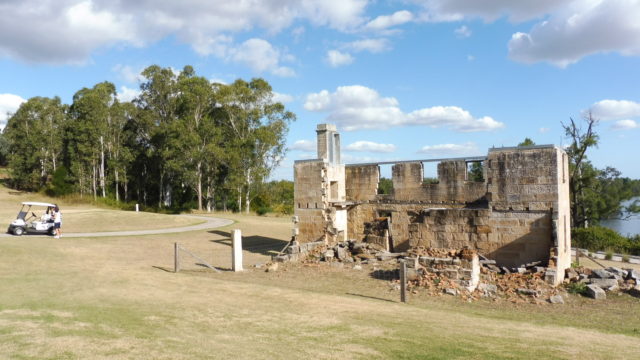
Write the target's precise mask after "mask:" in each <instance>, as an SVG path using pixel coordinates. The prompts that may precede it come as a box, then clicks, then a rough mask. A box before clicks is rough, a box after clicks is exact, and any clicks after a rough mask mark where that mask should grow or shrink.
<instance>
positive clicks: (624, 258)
mask: <svg viewBox="0 0 640 360" xmlns="http://www.w3.org/2000/svg"><path fill="white" fill-rule="evenodd" d="M622 262H626V263H628V262H629V255H627V254H624V255H622Z"/></svg>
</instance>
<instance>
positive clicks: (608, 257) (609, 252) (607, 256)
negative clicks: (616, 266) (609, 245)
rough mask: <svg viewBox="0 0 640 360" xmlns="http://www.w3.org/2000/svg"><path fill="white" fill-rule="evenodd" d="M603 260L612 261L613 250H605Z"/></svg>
mask: <svg viewBox="0 0 640 360" xmlns="http://www.w3.org/2000/svg"><path fill="white" fill-rule="evenodd" d="M604 259H605V260H611V259H613V250H607V251H606V252H605V254H604Z"/></svg>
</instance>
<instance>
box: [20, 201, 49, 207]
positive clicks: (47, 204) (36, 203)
mask: <svg viewBox="0 0 640 360" xmlns="http://www.w3.org/2000/svg"><path fill="white" fill-rule="evenodd" d="M22 205H29V206H45V207H56V206H55V205H54V204H49V203H43V202H36V201H25V202H23V203H22Z"/></svg>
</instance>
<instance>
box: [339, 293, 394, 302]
mask: <svg viewBox="0 0 640 360" xmlns="http://www.w3.org/2000/svg"><path fill="white" fill-rule="evenodd" d="M346 294H347V295H351V296H358V297H362V298H367V299H373V300H379V301H386V302H392V303H395V302H397V301H393V300H391V299H384V298H380V297H375V296H368V295H362V294H354V293H346Z"/></svg>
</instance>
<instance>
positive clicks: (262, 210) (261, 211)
mask: <svg viewBox="0 0 640 360" xmlns="http://www.w3.org/2000/svg"><path fill="white" fill-rule="evenodd" d="M270 212H271V208H270V207H268V206H261V207H259V208H257V209H256V214H258V215H260V216H263V215H266V214H267V213H270Z"/></svg>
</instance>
